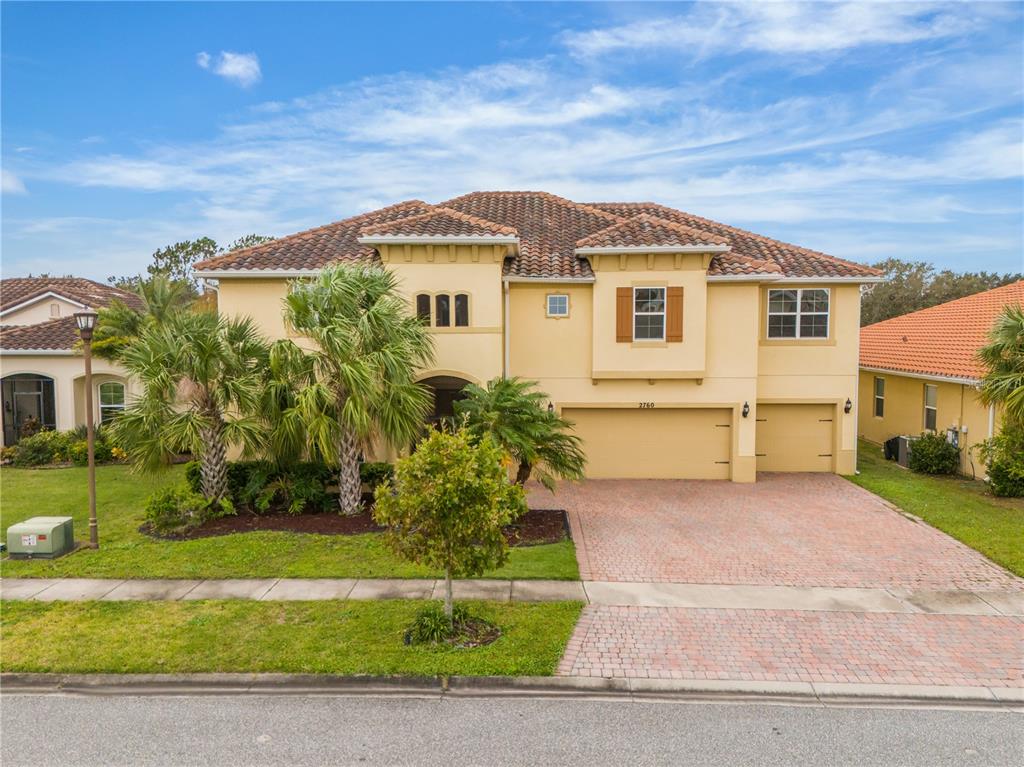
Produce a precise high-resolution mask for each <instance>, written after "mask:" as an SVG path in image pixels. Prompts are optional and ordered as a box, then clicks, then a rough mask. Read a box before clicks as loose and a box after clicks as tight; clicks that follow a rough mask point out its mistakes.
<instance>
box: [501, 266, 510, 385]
mask: <svg viewBox="0 0 1024 767" xmlns="http://www.w3.org/2000/svg"><path fill="white" fill-rule="evenodd" d="M501 285H502V289H503V290H504V293H505V296H504V302H505V316H504V317H503V318H502V320H503V321H502V325H501V336H502V344H503V350H504V355H503V361H502V376H503V377H505V378H508V376H509V368H510V367H511V363H510V360H511V356H512V343H511V331H510V329H509V315H510V311H511V306H512V301H511V299H510V298H509V285H508V280H507V279H504V280H502V281H501Z"/></svg>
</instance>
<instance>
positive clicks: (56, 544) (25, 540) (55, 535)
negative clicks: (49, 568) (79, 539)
mask: <svg viewBox="0 0 1024 767" xmlns="http://www.w3.org/2000/svg"><path fill="white" fill-rule="evenodd" d="M74 547H75V534H74V528H73V527H72V524H71V517H32V519H26V520H25V521H24V522H19V523H18V524H16V525H11V526H10V527H8V528H7V551H8V552H9V553H10V555H11V559H36V558H39V559H53V558H54V557H59V556H60V555H61V554H67V553H68V552H69V551H71V549H73V548H74Z"/></svg>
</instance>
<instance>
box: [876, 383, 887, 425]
mask: <svg viewBox="0 0 1024 767" xmlns="http://www.w3.org/2000/svg"><path fill="white" fill-rule="evenodd" d="M884 417H885V379H884V378H875V418H884Z"/></svg>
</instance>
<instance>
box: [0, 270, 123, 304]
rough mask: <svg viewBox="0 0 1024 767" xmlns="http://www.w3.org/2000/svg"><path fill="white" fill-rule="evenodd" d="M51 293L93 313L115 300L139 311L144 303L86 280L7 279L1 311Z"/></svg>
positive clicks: (1, 286) (0, 289) (0, 290)
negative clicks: (80, 305)
mask: <svg viewBox="0 0 1024 767" xmlns="http://www.w3.org/2000/svg"><path fill="white" fill-rule="evenodd" d="M47 293H56V294H57V295H59V296H63V297H64V298H68V299H70V300H72V301H74V302H75V303H79V304H84V305H85V306H88V307H90V308H92V309H99V308H100V307H103V306H109V305H110V303H111V301H113V300H115V299H117V300H120V301H123V302H124V303H126V304H128V305H129V306H133V307H135V308H141V306H142V299H140V298H139V297H138V296H137V295H135V294H134V293H129V292H128V291H127V290H121V289H120V288H115V287H114V286H113V285H104V284H103V283H102V282H93V281H92V280H87V279H85V278H84V277H7V278H5V279H2V280H0V311H7V310H8V309H11V308H12V307H15V306H18V305H20V304H24V303H28V302H29V301H31V300H32V299H34V298H38V297H40V296H44V295H46V294H47Z"/></svg>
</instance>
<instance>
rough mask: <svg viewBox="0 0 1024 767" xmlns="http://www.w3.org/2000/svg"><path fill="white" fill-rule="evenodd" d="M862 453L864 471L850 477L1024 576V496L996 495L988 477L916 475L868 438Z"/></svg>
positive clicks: (859, 451)
mask: <svg viewBox="0 0 1024 767" xmlns="http://www.w3.org/2000/svg"><path fill="white" fill-rule="evenodd" d="M858 454H859V459H858V462H857V468H858V470H859V471H860V474H859V475H857V476H854V477H848V479H849V480H850V481H851V482H853V483H855V484H857V485H860V486H861V487H863V488H865V489H866V490H870V491H871V492H872V493H875V494H876V495H880V496H882V497H883V498H885V499H886V500H887V501H889V502H890V503H893V504H895V505H896V506H899V507H900V508H901V509H903V510H904V511H906V512H909V513H910V514H913V515H915V516H918V517H920V518H921V519H923V520H924V521H925V522H927V523H928V524H929V525H932V526H933V527H937V528H938V529H939V530H941V531H942V532H944V533H946V534H947V535H951V536H952V537H954V538H956V539H957V540H958V541H961V542H963V543H965V544H967V545H968V546H970V547H971V548H972V549H976V550H978V551H980V552H981V553H982V554H984V555H985V556H986V557H988V558H989V559H991V560H992V561H993V562H995V563H996V564H999V565H1002V566H1003V567H1005V568H1006V569H1007V570H1009V571H1011V572H1013V573H1016V574H1017V575H1021V576H1024V499H1020V498H997V497H995V496H994V495H992V494H991V493H990V492H989V490H988V485H986V484H985V483H984V482H979V481H977V480H972V479H967V478H965V477H932V476H928V475H925V474H916V473H914V472H912V471H909V470H907V469H904V468H902V467H901V466H898V465H897V464H896V463H894V462H893V461H886V460H885V459H884V457H883V456H882V452H881V448H880V447H879V446H878V445H873V444H871V443H870V442H865V441H863V440H862V441H861V442H860V445H859V449H858Z"/></svg>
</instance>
